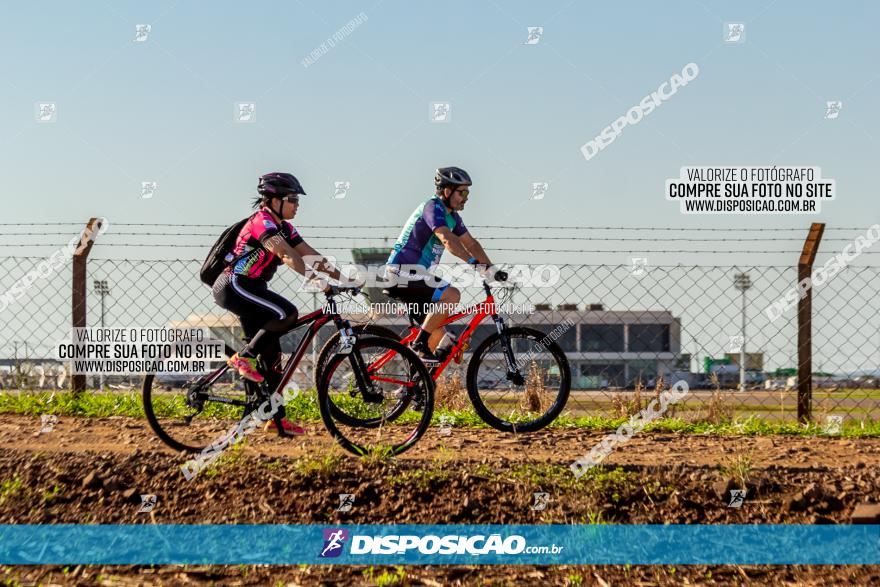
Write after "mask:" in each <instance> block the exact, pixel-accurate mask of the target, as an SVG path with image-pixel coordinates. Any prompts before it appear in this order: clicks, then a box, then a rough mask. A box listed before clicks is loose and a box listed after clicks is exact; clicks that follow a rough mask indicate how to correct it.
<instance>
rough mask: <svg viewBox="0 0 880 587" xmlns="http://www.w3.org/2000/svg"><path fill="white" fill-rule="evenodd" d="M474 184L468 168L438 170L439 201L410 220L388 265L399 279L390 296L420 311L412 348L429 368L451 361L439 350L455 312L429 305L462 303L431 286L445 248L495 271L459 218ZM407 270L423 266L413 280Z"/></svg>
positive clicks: (445, 287)
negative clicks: (428, 309) (429, 309)
mask: <svg viewBox="0 0 880 587" xmlns="http://www.w3.org/2000/svg"><path fill="white" fill-rule="evenodd" d="M472 183H473V182H472V181H471V177H470V175H468V173H467V172H466V171H465V170H464V169H461V168H459V167H441V168H440V169H438V170H437V171H436V174H435V175H434V186H435V190H434V196H433V197H431V198H430V199H428V200H427V201H426V202H424V203H422V204H421V205H420V206H419V207H418V208H416V209H415V211H414V212H413V213H412V214H411V215H410V217H409V220H407V222H406V224H405V225H404V227H403V230H402V231H401V233H400V236H399V237H397V242H395V243H394V248H393V249H392V250H391V254H390V255H389V256H388V261H387V262H386V263H387V265H386V267H387V271H388V273H389V274H390V275H389V277H394V278H395V279H396V280H397V283H396V285H394V286H392V287H389V288H388V289H387V290H386V291H387V293H388V295H389V296H390V297H392V298H394V299H396V300H399V301H401V302H404V303H408V304H413V305H414V306H415V308H416V310H415V311H413V310H410V315H411V316H412V317H413V318H414V319H415V320H416V321H417V322H421V331H420V332H419V335H418V337H417V338H416V340H415V341H414V342H413V343H412V345H411V346H412V349H413V350H414V351H415V352H416V353H417V354H418V355H419V357H420V358H421V359H422V361H423V362H425V363H426V364H428V365H431V364H436V363H439V362H440V361H441V360H442V358H445V357H437V356H436V355H435V354H434V350H435V349H436V348H437V345H438V344H439V343H440V341H441V339H442V338H443V336H444V334H445V332H446V329H445V328H443V327H442V326H441V325H442V324H443V321H444V320H445V319H446V318H448V317H449V314H450V312H449V311H447V310H445V309H444V310H443V311H438V312H430V313H429V312H426V311H425V306H427V305H428V304H430V303H432V302H433V303H442V304H456V303H458V301H459V300H460V299H461V293H460V292H459V291H458V289H456V288H454V287H452V286H451V285H450V284H449V283H447V282H446V281H441V282H440V284H439V285H434V284H429V283H426V281H425V279H426V278H428V277H430V279H431V281H432V282H434V283H436V281H437V280H436V278H434V277H433V276H432V275H431V274H430V269H432V268H433V267H435V266H436V265H437V264H438V263H439V262H440V257H441V255H442V254H443V250H444V249H446V250H448V251H449V252H450V253H452V254H453V255H455V256H456V257H458V258H459V259H462V260H464V261H467V262H468V263H470V264H472V265H483V266H485V267H491V266H492V261H490V260H489V256H488V255H486V251H484V250H483V247H482V246H480V243H479V242H478V241H477V239H475V238H474V237H473V236H471V234H470V233H469V232H468V230H467V228H465V225H464V222H463V221H462V219H461V216H460V215H459V214H458V213H459V212H461V211H462V210H464V206H465V203H467V200H468V196H469V195H470V189H469V188H470V186H471V185H472ZM407 265H408V266H410V267H412V266H417V267H416V269H417V272H416V273H415V274H414V275H410V274H409V272H408V271H407V268H406V267H402V266H407ZM494 278H495V279H496V280H498V281H505V280H506V279H507V273H505V272H504V271H497V272H496V273H495V275H494ZM448 307H449V306H444V308H448Z"/></svg>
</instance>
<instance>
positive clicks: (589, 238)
mask: <svg viewBox="0 0 880 587" xmlns="http://www.w3.org/2000/svg"><path fill="white" fill-rule="evenodd" d="M69 234H70V233H68V232H14V233H4V234H0V237H11V236H39V237H43V236H65V235H69ZM74 236H76V235H74ZM121 236H185V237H211V238H215V237H216V236H217V235H215V234H213V233H197V232H112V233H111V232H108V233H106V234H103V235H101V238H102V240H103V239H106V238H113V237H121ZM308 238H309V240H313V239H322V240H327V239H343V240H344V239H363V240H383V241H387V240H391V239H396V238H397V237H394V236H365V235H328V234H319V235H309V237H308ZM479 240H481V241H493V240H495V241H498V240H564V241H599V242H603V241H615V242H645V241H650V242H673V241H681V242H693V243H705V242H802V241H803V238H799V237H790V238H780V237H756V238H729V237H717V238H690V237H650V238H643V237H592V236H530V235H518V236H485V237H480V239H479ZM851 240H852V239H847V238H823V239H822V242H850V241H851Z"/></svg>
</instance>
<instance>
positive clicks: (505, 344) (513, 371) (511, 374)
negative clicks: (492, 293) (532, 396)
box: [492, 314, 525, 385]
mask: <svg viewBox="0 0 880 587" xmlns="http://www.w3.org/2000/svg"><path fill="white" fill-rule="evenodd" d="M492 320H494V321H495V328H496V329H497V330H498V335H499V336H500V337H501V352H502V354H503V355H504V361H505V362H506V363H507V380H508V381H510V382H511V383H513V384H514V385H523V384H524V383H525V377H523V376H522V373H520V370H519V365H517V364H516V357H515V356H514V354H513V348H512V347H511V344H510V336H509V335H508V334H507V327H506V326H505V325H504V319H503V318H502V317H501V316H498V315H497V314H493V315H492Z"/></svg>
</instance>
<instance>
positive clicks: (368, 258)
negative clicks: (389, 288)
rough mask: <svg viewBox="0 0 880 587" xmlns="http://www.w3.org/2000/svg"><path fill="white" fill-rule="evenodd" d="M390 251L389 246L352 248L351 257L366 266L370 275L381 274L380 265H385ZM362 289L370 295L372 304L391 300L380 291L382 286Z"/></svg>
mask: <svg viewBox="0 0 880 587" xmlns="http://www.w3.org/2000/svg"><path fill="white" fill-rule="evenodd" d="M390 252H391V248H390V247H388V248H385V247H364V248H359V249H352V250H351V258H352V259H354V262H355V263H356V264H358V265H364V266H366V267H367V271H368V272H369V274H370V275H377V274H378V275H382V267H384V266H385V262H386V261H387V260H388V253H390ZM364 277H366V276H364ZM364 289H365V290H366V292H367V295H368V296H369V297H370V302H372V303H374V304H381V303H383V302H391V301H393V300H391V298H389V297H388V296H386V295H385V294H383V293H382V289H383V288H382V287H375V286H373V287H366V288H364Z"/></svg>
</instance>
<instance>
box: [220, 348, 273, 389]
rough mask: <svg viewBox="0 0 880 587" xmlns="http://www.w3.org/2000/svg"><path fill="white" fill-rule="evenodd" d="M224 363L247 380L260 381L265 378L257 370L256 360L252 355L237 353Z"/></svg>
mask: <svg viewBox="0 0 880 587" xmlns="http://www.w3.org/2000/svg"><path fill="white" fill-rule="evenodd" d="M226 364H227V365H229V366H230V367H232V368H233V369H235V370H237V371H238V374H239V375H241V376H242V377H244V378H245V379H247V380H249V381H253V382H255V383H260V382H261V381H263V379H265V378H264V377H263V376H262V374H260V372H259V371H257V360H256V359H254V358H252V357H242V356H239V354H238V353H235V354H234V355H232V356H231V357H230V358H229V360H228V361H226Z"/></svg>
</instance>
